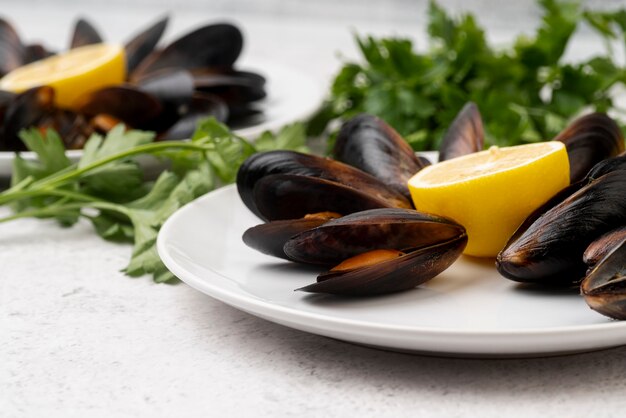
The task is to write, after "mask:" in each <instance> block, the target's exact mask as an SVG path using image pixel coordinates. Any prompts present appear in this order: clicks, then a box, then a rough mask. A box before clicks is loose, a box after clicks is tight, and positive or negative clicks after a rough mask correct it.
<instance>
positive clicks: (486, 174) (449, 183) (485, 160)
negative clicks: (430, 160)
mask: <svg viewBox="0 0 626 418" xmlns="http://www.w3.org/2000/svg"><path fill="white" fill-rule="evenodd" d="M568 184H569V160H568V157H567V151H566V149H565V146H564V145H563V143H561V142H560V141H551V142H542V143H537V144H528V145H519V146H515V147H507V148H498V147H492V148H490V149H489V150H487V151H481V152H477V153H474V154H469V155H465V156H462V157H458V158H454V159H451V160H447V161H444V162H441V163H438V164H433V165H431V166H428V167H426V168H424V169H422V170H421V171H419V172H418V173H417V174H415V176H413V177H412V178H411V179H410V180H409V183H408V186H409V190H410V192H411V197H412V199H413V203H414V204H415V208H416V209H417V210H419V211H422V212H427V213H432V214H436V215H441V216H446V217H449V218H452V219H454V220H455V221H457V222H458V223H460V224H461V225H463V226H464V227H465V229H466V230H467V235H468V243H467V247H466V248H465V252H464V253H465V254H468V255H472V256H477V257H495V256H496V255H497V254H498V252H499V251H500V250H501V249H502V248H503V247H504V245H505V244H506V242H507V240H508V239H509V238H510V237H511V235H512V234H513V232H515V229H517V227H518V226H519V225H520V224H521V223H522V222H523V221H524V220H525V219H526V218H527V217H528V215H530V213H531V212H532V211H533V210H535V209H537V208H538V207H539V206H540V205H542V204H543V203H545V202H546V201H547V200H548V199H550V198H551V197H552V196H553V195H554V194H556V193H557V192H558V191H559V190H561V189H563V188H564V187H566V186H567V185H568Z"/></svg>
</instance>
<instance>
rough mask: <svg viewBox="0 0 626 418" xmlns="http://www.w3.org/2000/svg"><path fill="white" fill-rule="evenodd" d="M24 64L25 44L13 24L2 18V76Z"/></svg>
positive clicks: (0, 53)
mask: <svg viewBox="0 0 626 418" xmlns="http://www.w3.org/2000/svg"><path fill="white" fill-rule="evenodd" d="M22 65H24V45H23V44H22V41H21V40H20V37H19V35H18V34H17V32H16V31H15V29H14V28H13V26H12V25H11V24H10V23H9V22H7V21H6V20H4V19H2V18H0V77H2V76H4V75H5V74H7V73H8V72H10V71H13V70H15V69H16V68H18V67H21V66H22Z"/></svg>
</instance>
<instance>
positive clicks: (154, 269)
mask: <svg viewBox="0 0 626 418" xmlns="http://www.w3.org/2000/svg"><path fill="white" fill-rule="evenodd" d="M304 132H305V129H304V126H303V125H302V124H294V125H291V126H288V127H286V128H284V129H283V130H281V131H280V132H279V133H278V134H276V136H274V135H272V134H270V133H264V134H263V136H262V138H261V139H260V144H259V145H258V149H263V150H269V149H273V148H275V147H281V148H290V149H298V150H301V151H303V150H306V146H305V133H304ZM21 135H22V138H23V140H24V142H25V144H26V146H27V147H28V149H30V150H31V151H34V152H36V153H37V156H38V160H37V161H29V160H25V159H21V158H16V160H15V165H14V177H13V186H12V187H11V188H10V189H8V190H5V191H4V192H2V193H0V204H10V205H12V207H13V209H14V212H15V213H14V214H13V215H11V216H9V217H7V218H4V219H0V222H6V221H10V220H13V219H18V218H21V217H39V218H52V219H56V220H57V221H59V222H61V223H62V224H64V225H70V224H72V223H74V222H76V221H77V220H78V219H79V217H83V218H86V219H88V220H89V221H90V222H91V223H92V225H93V226H94V230H95V231H96V233H98V234H99V235H100V236H101V237H102V238H104V239H106V240H111V241H121V242H132V243H133V249H132V255H131V259H130V261H129V263H128V265H127V266H126V267H125V268H124V269H123V271H124V272H125V273H126V274H127V275H129V276H132V277H135V276H142V275H144V274H150V275H152V277H153V279H154V280H155V281H156V282H172V281H175V277H174V276H173V275H172V273H171V272H169V271H168V270H167V268H166V267H165V265H164V264H163V263H162V262H161V259H160V258H159V256H158V254H157V251H156V239H157V235H158V232H159V229H160V228H161V226H162V225H163V224H164V223H165V221H166V220H167V218H168V217H169V216H170V215H171V214H172V213H174V212H175V211H176V210H178V209H180V208H181V207H182V206H184V205H186V204H187V203H189V202H191V201H192V200H194V199H196V198H197V197H199V196H201V195H203V194H205V193H207V192H208V191H210V190H213V189H214V188H215V187H218V186H219V185H221V184H225V183H229V182H232V181H234V179H235V176H236V173H237V170H238V168H239V165H241V163H242V162H243V161H244V160H245V159H246V158H247V157H248V156H250V155H251V154H253V153H255V152H257V151H258V149H257V148H256V147H255V146H254V145H252V144H250V143H249V142H247V141H245V140H244V139H243V138H240V137H238V136H236V135H234V134H233V133H232V132H231V131H229V130H228V128H226V127H225V126H224V125H222V124H220V123H219V122H217V121H216V120H215V119H212V118H211V119H207V120H204V121H202V123H201V124H199V126H198V129H197V131H196V132H195V134H194V135H193V138H192V140H191V141H188V142H185V141H162V142H153V140H154V135H153V134H152V133H150V132H142V131H135V130H124V128H123V127H122V126H118V127H115V128H114V129H112V130H111V131H110V132H109V133H108V134H107V135H106V137H102V136H100V135H93V136H92V137H91V138H89V140H88V141H87V143H86V145H85V150H84V152H83V156H82V158H81V159H80V161H79V162H78V163H77V164H72V163H71V162H70V161H69V160H68V159H67V157H66V156H65V153H64V149H63V145H62V141H61V139H60V138H59V136H58V135H57V134H56V133H55V132H54V131H52V130H47V131H46V132H45V133H42V132H40V131H38V130H27V131H24V132H22V134H21ZM139 158H144V159H145V158H160V159H162V160H164V161H163V162H164V163H166V162H167V163H169V165H171V170H165V171H163V172H162V173H161V174H160V175H159V177H158V178H157V179H156V181H150V180H146V179H145V177H146V176H145V172H144V171H145V170H144V168H143V167H142V165H141V164H138V162H137V160H138V159H139ZM164 166H165V165H164Z"/></svg>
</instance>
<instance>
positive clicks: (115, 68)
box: [0, 44, 126, 109]
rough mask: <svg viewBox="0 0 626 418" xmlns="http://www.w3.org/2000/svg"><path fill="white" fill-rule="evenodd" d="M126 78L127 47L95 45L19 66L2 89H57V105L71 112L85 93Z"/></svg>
mask: <svg viewBox="0 0 626 418" xmlns="http://www.w3.org/2000/svg"><path fill="white" fill-rule="evenodd" d="M125 78H126V62H125V57H124V48H123V47H122V46H120V45H113V44H94V45H87V46H83V47H80V48H74V49H71V50H69V51H68V52H65V53H62V54H58V55H54V56H51V57H48V58H45V59H42V60H40V61H36V62H33V63H31V64H28V65H24V66H22V67H19V68H17V69H15V70H13V71H11V72H10V73H8V74H7V75H5V76H4V77H3V78H2V79H0V89H2V90H8V91H12V92H15V93H20V92H22V91H24V90H28V89H30V88H32V87H37V86H43V85H46V86H50V87H53V88H54V91H55V102H56V104H57V106H59V107H63V108H69V109H71V108H72V106H73V104H74V102H75V101H76V99H77V98H78V97H79V96H81V95H83V94H84V93H89V92H91V91H94V90H98V89H100V88H102V87H105V86H110V85H115V84H120V83H122V82H123V81H124V80H125Z"/></svg>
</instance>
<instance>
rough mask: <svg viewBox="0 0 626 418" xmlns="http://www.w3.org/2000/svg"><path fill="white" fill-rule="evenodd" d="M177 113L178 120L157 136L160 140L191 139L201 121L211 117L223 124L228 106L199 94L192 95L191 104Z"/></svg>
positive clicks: (209, 95) (215, 98)
mask: <svg viewBox="0 0 626 418" xmlns="http://www.w3.org/2000/svg"><path fill="white" fill-rule="evenodd" d="M179 112H180V113H179V115H178V120H177V121H176V122H175V123H174V125H172V126H171V127H170V128H169V129H168V130H167V131H166V132H165V133H164V134H162V135H160V136H159V138H160V139H186V138H191V136H192V135H193V133H194V131H195V130H196V128H197V127H198V123H199V122H200V121H201V120H202V119H206V118H208V117H209V116H213V117H214V118H215V119H216V120H218V121H219V122H225V121H226V120H227V119H228V115H229V112H228V106H226V104H225V103H224V102H223V101H222V100H221V99H220V98H219V97H216V96H213V95H211V94H204V93H199V92H197V93H194V94H193V95H192V96H191V102H190V103H189V104H188V105H186V106H184V107H183V108H179Z"/></svg>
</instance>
